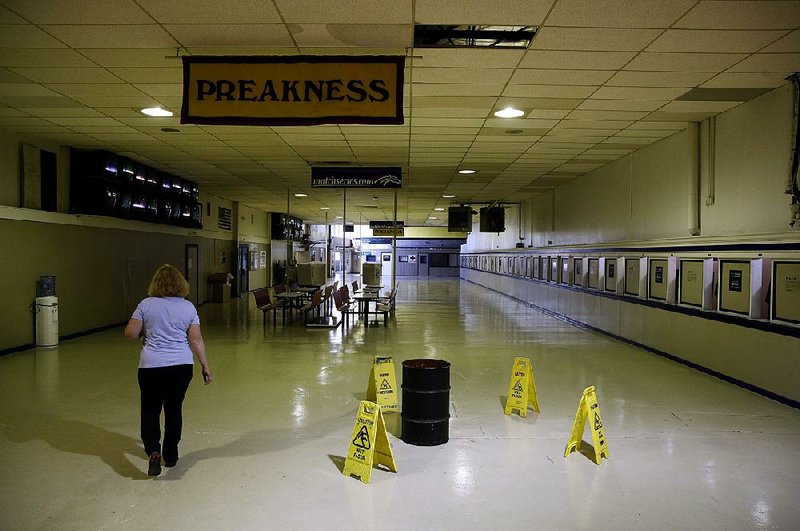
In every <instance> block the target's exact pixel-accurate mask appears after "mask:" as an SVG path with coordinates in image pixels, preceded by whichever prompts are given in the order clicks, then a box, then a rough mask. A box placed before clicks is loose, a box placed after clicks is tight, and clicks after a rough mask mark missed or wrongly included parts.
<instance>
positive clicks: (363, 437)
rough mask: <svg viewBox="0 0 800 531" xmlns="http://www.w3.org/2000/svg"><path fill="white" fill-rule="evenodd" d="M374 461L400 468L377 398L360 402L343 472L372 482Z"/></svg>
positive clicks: (366, 481)
mask: <svg viewBox="0 0 800 531" xmlns="http://www.w3.org/2000/svg"><path fill="white" fill-rule="evenodd" d="M373 465H375V466H378V465H384V466H385V467H386V468H388V469H389V471H391V472H397V465H396V464H395V462H394V455H393V454H392V447H391V445H390V444H389V436H388V435H387V433H386V424H385V423H384V421H383V412H382V408H381V407H380V406H378V405H377V404H375V403H374V402H368V401H366V400H363V401H361V403H360V404H359V406H358V415H357V416H356V423H355V426H354V427H353V436H352V438H351V439H350V449H349V450H348V451H347V458H346V459H345V462H344V468H343V469H342V473H343V474H344V475H345V476H347V477H350V476H356V477H358V478H359V479H360V480H361V481H363V482H364V483H369V481H370V478H371V476H372V467H373Z"/></svg>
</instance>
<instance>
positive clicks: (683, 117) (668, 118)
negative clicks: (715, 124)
mask: <svg viewBox="0 0 800 531" xmlns="http://www.w3.org/2000/svg"><path fill="white" fill-rule="evenodd" d="M715 114H717V113H716V112H712V111H708V112H666V111H656V112H653V113H650V114H648V115H647V120H648V121H664V122H702V121H703V120H705V119H706V118H708V117H709V116H714V115H715Z"/></svg>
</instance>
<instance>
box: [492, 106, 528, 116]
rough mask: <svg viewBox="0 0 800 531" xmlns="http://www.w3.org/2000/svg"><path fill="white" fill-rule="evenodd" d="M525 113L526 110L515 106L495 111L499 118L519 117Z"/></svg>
mask: <svg viewBox="0 0 800 531" xmlns="http://www.w3.org/2000/svg"><path fill="white" fill-rule="evenodd" d="M524 114H525V111H521V110H519V109H515V108H514V107H506V108H505V109H503V110H502V111H496V112H495V113H494V115H495V116H497V117H498V118H519V117H520V116H522V115H524Z"/></svg>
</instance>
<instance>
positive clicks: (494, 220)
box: [480, 207, 506, 232]
mask: <svg viewBox="0 0 800 531" xmlns="http://www.w3.org/2000/svg"><path fill="white" fill-rule="evenodd" d="M480 227H481V232H505V230H506V211H505V209H504V208H503V207H483V208H481V225H480Z"/></svg>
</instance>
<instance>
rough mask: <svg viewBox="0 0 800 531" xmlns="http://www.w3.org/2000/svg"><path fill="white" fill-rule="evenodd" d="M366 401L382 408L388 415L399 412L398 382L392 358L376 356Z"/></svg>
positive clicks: (370, 374)
mask: <svg viewBox="0 0 800 531" xmlns="http://www.w3.org/2000/svg"><path fill="white" fill-rule="evenodd" d="M366 399H367V400H369V401H370V402H375V403H376V404H378V405H379V406H381V408H383V410H384V412H386V413H392V412H396V411H397V380H396V379H395V372H394V363H393V362H392V357H391V356H375V361H374V362H373V364H372V370H371V371H370V373H369V382H368V383H367V396H366Z"/></svg>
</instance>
